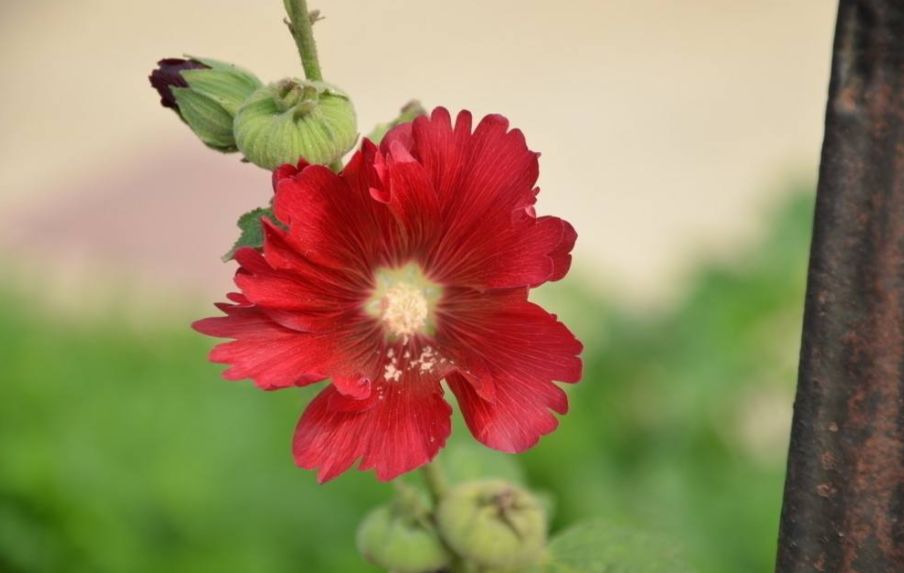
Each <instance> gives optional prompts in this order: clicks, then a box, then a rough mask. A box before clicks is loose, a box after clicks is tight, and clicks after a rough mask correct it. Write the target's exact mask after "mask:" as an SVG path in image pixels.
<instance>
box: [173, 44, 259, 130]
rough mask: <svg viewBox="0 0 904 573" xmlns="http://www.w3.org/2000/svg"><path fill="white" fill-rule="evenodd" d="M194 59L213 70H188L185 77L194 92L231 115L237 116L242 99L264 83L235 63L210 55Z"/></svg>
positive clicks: (183, 75) (184, 74)
mask: <svg viewBox="0 0 904 573" xmlns="http://www.w3.org/2000/svg"><path fill="white" fill-rule="evenodd" d="M192 59H193V60H196V61H198V62H201V63H202V64H204V65H205V66H208V67H209V68H210V69H206V70H205V69H197V70H185V71H183V72H182V74H181V75H182V77H183V78H184V79H185V81H186V82H187V83H188V85H189V87H190V88H191V89H192V91H194V92H197V93H199V94H201V95H204V96H207V97H208V98H210V99H212V100H214V101H215V102H217V103H218V104H220V105H221V106H223V109H225V110H226V111H227V112H228V113H229V114H230V115H231V116H235V114H236V112H238V110H239V107H240V106H241V105H242V102H244V101H245V100H246V99H248V96H250V95H251V94H252V93H254V91H255V90H257V89H258V88H259V87H261V86H262V85H263V84H262V83H261V81H260V80H259V79H257V76H255V75H254V74H252V73H251V72H249V71H247V70H244V69H242V68H240V67H238V66H236V65H233V64H229V63H226V62H221V61H219V60H212V59H210V58H194V57H192Z"/></svg>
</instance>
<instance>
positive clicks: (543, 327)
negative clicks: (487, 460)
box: [437, 289, 582, 452]
mask: <svg viewBox="0 0 904 573" xmlns="http://www.w3.org/2000/svg"><path fill="white" fill-rule="evenodd" d="M441 312H442V316H441V319H440V331H439V332H438V333H437V342H438V344H439V345H440V346H441V347H443V348H444V349H450V352H451V353H452V354H453V356H454V357H455V362H456V365H457V366H458V369H459V373H458V374H453V375H449V376H447V377H446V380H447V381H448V382H449V385H450V387H451V388H452V390H453V392H455V394H456V396H457V397H458V399H459V402H460V404H461V408H462V412H463V413H464V416H465V421H466V422H467V423H468V427H469V428H470V429H471V432H472V433H473V434H474V436H475V437H476V438H477V439H478V440H480V441H481V442H483V443H484V444H486V445H488V446H490V447H492V448H496V449H499V450H503V451H507V452H519V451H523V450H525V449H527V448H529V447H531V446H532V445H534V444H535V443H536V442H537V440H538V439H539V438H540V436H542V435H544V434H547V433H549V432H551V431H552V430H554V429H555V427H556V424H557V422H556V419H555V416H553V415H552V413H551V412H550V410H553V411H555V412H559V413H560V414H564V413H565V411H566V410H567V408H568V401H567V398H566V395H565V393H564V392H563V391H562V390H561V389H560V388H559V387H558V386H557V385H556V384H555V383H554V381H561V382H577V381H578V380H580V378H581V360H580V358H579V357H578V356H577V355H578V354H579V353H580V352H581V350H582V345H581V343H580V342H579V341H578V340H577V339H576V338H575V337H574V335H572V334H571V332H569V330H568V329H567V328H566V327H565V325H563V324H562V323H561V322H559V321H557V320H556V317H555V316H554V315H551V314H549V313H547V312H546V311H545V310H543V309H542V308H540V307H539V306H537V305H535V304H532V303H530V302H528V301H527V299H526V291H524V290H521V289H518V290H509V291H502V292H500V291H495V292H492V293H486V294H480V293H478V292H476V291H471V290H455V291H452V292H449V293H447V297H446V301H445V302H444V306H443V308H442V310H441ZM490 384H492V386H493V390H492V391H490V390H488V388H487V387H488V385H490Z"/></svg>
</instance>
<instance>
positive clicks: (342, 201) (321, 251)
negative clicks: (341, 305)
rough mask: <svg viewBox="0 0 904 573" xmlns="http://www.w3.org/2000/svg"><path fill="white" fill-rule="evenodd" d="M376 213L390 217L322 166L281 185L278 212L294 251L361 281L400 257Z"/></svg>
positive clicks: (275, 210) (279, 187) (310, 167)
mask: <svg viewBox="0 0 904 573" xmlns="http://www.w3.org/2000/svg"><path fill="white" fill-rule="evenodd" d="M377 207H379V210H382V211H386V208H385V206H382V205H380V204H379V203H377V202H376V201H374V200H373V199H372V198H371V197H370V195H369V193H368V190H366V189H365V190H363V192H362V190H361V189H356V188H353V187H351V186H349V185H348V183H347V182H346V180H345V179H344V178H343V177H340V176H339V175H336V174H335V173H333V172H332V171H330V170H329V169H327V168H326V167H323V166H321V165H311V166H309V167H307V168H305V169H304V170H303V171H301V172H299V173H298V174H297V175H295V176H294V177H288V178H284V179H281V180H280V181H278V182H277V185H276V198H275V201H274V212H275V214H276V217H277V218H278V219H279V220H280V221H281V222H282V223H284V224H285V225H287V226H288V228H289V232H288V235H287V236H288V240H289V241H290V242H291V244H292V246H293V248H294V250H296V251H298V252H299V253H301V254H302V255H304V256H305V257H306V258H308V259H310V260H311V261H313V262H315V263H317V264H319V265H322V266H324V267H327V268H330V269H336V270H340V271H342V272H345V273H350V274H352V275H357V276H358V277H362V278H363V277H367V276H368V274H369V272H370V269H371V267H372V266H373V265H375V264H380V263H381V262H382V261H384V260H385V258H386V255H387V254H388V253H392V252H394V251H395V249H394V248H393V245H392V243H391V240H392V238H393V237H392V236H391V234H390V233H387V232H386V229H385V224H384V221H383V220H381V217H380V214H379V213H378V209H377ZM385 217H388V213H386V214H385V215H384V220H385Z"/></svg>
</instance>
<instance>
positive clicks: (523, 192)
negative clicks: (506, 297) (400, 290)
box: [382, 108, 575, 288]
mask: <svg viewBox="0 0 904 573" xmlns="http://www.w3.org/2000/svg"><path fill="white" fill-rule="evenodd" d="M406 147H407V148H409V150H410V152H411V154H412V156H413V157H415V158H416V159H417V160H418V161H419V162H420V163H421V164H422V165H423V166H424V169H425V170H426V172H427V175H428V176H429V177H430V178H431V179H432V181H433V188H434V189H435V192H436V196H437V199H438V202H439V208H440V211H441V213H442V217H441V218H442V233H441V237H440V239H439V240H438V241H436V242H435V243H434V245H433V248H432V249H431V251H430V253H429V256H428V262H427V264H428V266H429V268H430V269H431V276H433V277H434V278H435V279H436V280H438V281H440V282H442V283H444V284H454V285H461V286H472V287H474V288H513V287H520V286H538V285H540V284H542V283H544V282H546V281H548V280H557V279H559V278H562V276H564V273H565V272H566V271H567V268H568V266H569V264H570V254H569V253H570V251H571V248H572V247H573V245H574V239H575V234H574V229H573V228H572V227H571V226H570V225H568V224H567V223H565V222H564V221H562V220H561V219H557V218H554V217H541V218H539V219H538V218H536V217H535V216H534V215H533V209H532V206H533V204H534V202H535V201H536V194H537V191H538V190H537V189H536V186H535V185H536V181H537V176H538V173H539V167H538V163H537V154H536V153H534V152H532V151H530V150H529V149H528V148H527V145H526V144H525V141H524V136H523V135H522V133H521V132H520V131H518V130H510V129H509V124H508V120H506V119H505V118H504V117H502V116H499V115H490V116H487V117H485V118H483V120H481V122H480V123H479V124H478V125H477V127H476V128H475V129H474V131H473V133H472V132H471V115H470V114H469V113H468V112H462V113H460V114H459V115H458V117H457V119H456V121H455V124H454V125H453V124H452V120H451V117H450V116H449V112H448V111H446V110H445V109H443V108H438V109H436V110H434V112H433V113H432V115H431V116H430V117H429V118H428V117H421V118H417V119H416V120H415V121H414V122H413V123H411V124H410V127H409V128H403V127H401V126H400V127H399V128H396V129H395V130H393V132H391V133H390V134H389V135H387V138H386V139H385V140H384V143H383V146H382V149H383V151H384V153H390V152H393V153H395V151H394V150H398V149H400V148H406Z"/></svg>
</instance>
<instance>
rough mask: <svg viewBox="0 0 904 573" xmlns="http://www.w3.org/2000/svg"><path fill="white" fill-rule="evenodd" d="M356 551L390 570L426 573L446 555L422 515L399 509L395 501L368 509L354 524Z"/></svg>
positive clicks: (440, 565) (445, 562)
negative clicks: (359, 521) (357, 524)
mask: <svg viewBox="0 0 904 573" xmlns="http://www.w3.org/2000/svg"><path fill="white" fill-rule="evenodd" d="M357 546H358V551H360V552H361V554H362V555H363V556H364V557H365V558H366V559H367V560H368V561H370V562H371V563H373V564H374V565H376V566H378V567H382V568H384V569H387V570H389V571H392V572H393V573H430V572H433V571H439V570H441V569H443V568H445V567H446V565H448V564H449V561H450V557H449V554H448V553H447V551H446V549H445V548H444V547H443V544H442V542H441V541H440V540H439V537H438V536H437V534H436V531H435V530H434V528H433V526H432V525H430V522H429V520H428V519H427V518H426V516H420V515H417V514H411V513H406V512H404V511H400V510H399V508H398V506H397V505H396V504H394V505H392V506H382V507H378V508H377V509H375V510H373V511H372V512H370V513H369V514H368V515H367V517H365V518H364V521H362V522H361V525H360V526H359V527H358V535H357Z"/></svg>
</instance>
